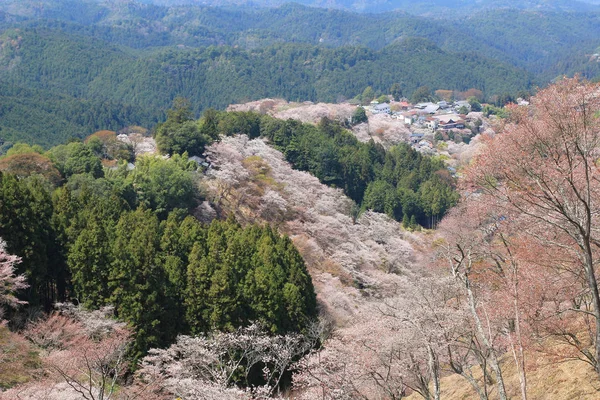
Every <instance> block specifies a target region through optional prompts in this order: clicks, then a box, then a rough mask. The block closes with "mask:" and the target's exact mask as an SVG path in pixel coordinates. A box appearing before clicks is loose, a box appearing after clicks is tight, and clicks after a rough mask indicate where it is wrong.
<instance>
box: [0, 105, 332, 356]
mask: <svg viewBox="0 0 600 400" xmlns="http://www.w3.org/2000/svg"><path fill="white" fill-rule="evenodd" d="M246 117H247V118H248V121H245V119H246ZM259 120H260V117H257V116H256V115H255V114H247V113H240V114H237V115H236V114H234V115H233V118H225V116H224V115H221V114H219V113H217V112H207V113H206V114H205V115H204V116H203V118H202V119H201V120H200V121H199V122H198V126H200V129H201V130H203V131H204V132H205V133H206V134H207V135H209V136H210V137H216V136H217V135H218V134H220V133H221V129H222V130H226V131H229V130H232V129H233V130H237V129H238V128H237V127H240V129H242V131H244V130H245V129H249V130H254V131H256V132H260V124H258V121H259ZM223 121H226V122H224V123H221V122H223ZM331 128H332V129H333V128H334V127H333V126H332V127H331ZM95 148H96V147H95V144H94V142H93V141H91V140H90V141H88V143H85V144H84V143H81V142H73V143H70V144H68V145H61V146H57V147H56V148H52V149H50V150H49V151H48V154H49V155H50V156H51V157H52V160H54V164H52V161H51V160H50V159H45V160H46V162H48V163H49V165H50V166H53V165H56V166H59V167H60V168H61V170H63V171H65V175H66V176H67V179H66V180H64V181H61V182H60V183H59V184H60V185H62V186H59V187H58V188H54V186H53V185H52V184H51V183H50V182H48V181H47V180H45V179H44V178H43V177H42V176H39V175H32V176H30V177H16V176H14V175H11V174H5V173H0V236H1V237H3V238H5V239H6V241H7V245H8V250H9V251H11V252H13V253H15V254H17V255H19V256H21V257H22V258H23V262H22V263H21V264H19V266H18V268H19V271H18V272H19V273H25V274H26V276H27V278H28V282H29V284H30V285H31V286H30V288H29V289H28V291H27V292H25V293H22V298H23V300H26V301H28V302H29V304H31V305H33V306H39V305H43V306H46V307H50V306H51V303H52V302H53V301H56V300H65V299H68V298H69V299H71V300H76V301H78V302H79V303H81V304H82V305H84V306H85V307H87V308H91V309H94V308H98V307H101V306H103V305H106V304H113V305H114V306H115V314H116V316H117V317H119V318H121V319H123V320H125V321H127V322H128V323H129V324H131V325H132V327H133V328H134V331H135V337H134V345H133V349H132V355H133V356H134V357H135V358H139V357H141V356H142V355H144V354H145V352H146V351H147V350H148V349H149V348H151V347H161V346H166V345H168V344H170V343H172V341H173V340H174V338H175V337H176V335H177V334H180V333H189V332H190V331H192V332H194V333H200V332H207V331H210V330H213V329H221V330H233V329H235V328H237V327H240V326H244V325H247V324H250V323H251V322H254V321H260V322H262V323H263V324H264V325H265V326H267V327H269V329H270V330H271V331H272V332H274V333H276V332H277V333H279V332H282V333H283V332H299V331H303V330H304V329H306V328H307V326H308V324H309V322H310V320H312V319H313V318H314V317H315V316H316V313H317V310H316V296H315V293H314V288H313V286H312V281H311V279H310V276H309V274H308V272H307V271H306V267H305V265H304V261H303V260H302V258H301V256H300V255H299V253H298V251H297V250H296V249H295V247H294V246H293V244H292V242H291V241H290V240H289V238H287V237H283V236H280V235H279V234H278V233H277V232H276V231H274V230H272V229H271V228H269V227H259V226H254V225H249V226H247V227H245V228H243V227H241V226H240V225H239V224H238V223H236V222H235V221H233V220H229V221H224V222H219V221H214V222H213V223H212V224H211V225H210V226H203V225H201V224H200V223H199V222H198V220H197V219H196V218H195V217H193V216H191V215H189V213H188V210H189V209H191V208H193V206H194V205H195V204H196V190H195V187H194V181H193V174H194V170H195V167H196V165H195V163H193V162H189V161H188V157H187V154H186V153H183V154H182V155H178V154H174V155H173V156H171V157H170V158H168V159H164V158H162V157H151V156H146V157H140V158H138V160H137V162H136V164H135V168H134V169H133V170H131V171H130V170H128V169H127V168H126V166H125V165H121V166H119V167H118V168H117V169H114V170H107V171H106V172H107V173H106V175H104V174H94V172H93V171H94V169H93V168H90V167H89V166H90V165H94V162H92V161H93V160H98V157H97V156H96V155H95V154H94V152H95V151H96V150H94V149H95ZM24 149H27V148H26V146H16V151H15V154H13V155H11V156H7V157H5V158H4V159H3V160H5V159H8V160H11V159H13V158H14V157H22V156H26V157H29V156H31V155H33V156H35V157H41V158H44V156H43V155H41V154H39V153H31V152H23V151H21V150H24ZM3 160H0V161H3ZM53 168H54V167H53ZM132 210H134V211H132Z"/></svg>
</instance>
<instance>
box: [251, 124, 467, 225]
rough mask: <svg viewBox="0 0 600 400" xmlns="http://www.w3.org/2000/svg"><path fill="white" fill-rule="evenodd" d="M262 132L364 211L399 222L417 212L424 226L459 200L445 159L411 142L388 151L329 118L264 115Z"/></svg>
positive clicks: (296, 163) (292, 160) (291, 158)
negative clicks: (316, 121) (302, 120)
mask: <svg viewBox="0 0 600 400" xmlns="http://www.w3.org/2000/svg"><path fill="white" fill-rule="evenodd" d="M261 132H262V135H263V136H264V137H266V138H267V139H269V141H270V142H271V143H273V144H274V145H275V147H277V148H279V149H280V150H281V151H282V152H283V153H284V154H285V156H286V159H287V160H288V161H289V162H290V163H291V164H292V165H293V166H294V168H297V169H300V170H305V171H309V172H311V173H312V174H313V175H315V176H316V177H317V178H319V180H320V181H321V182H323V183H325V184H328V185H332V186H336V187H340V188H343V189H344V192H345V193H346V194H347V195H348V196H349V197H350V198H351V199H352V200H354V201H355V202H356V203H358V204H361V205H362V208H363V209H373V210H375V211H378V212H385V213H386V214H388V215H389V216H390V217H392V218H395V219H397V220H400V219H401V218H403V215H404V214H406V215H407V216H408V218H410V217H412V216H415V218H416V220H417V221H418V223H420V224H421V225H423V226H432V225H433V224H435V222H436V221H437V219H439V218H441V217H442V216H443V215H444V214H445V213H446V211H447V210H448V209H449V208H450V207H451V206H452V205H453V204H455V203H456V201H457V199H458V195H457V193H456V192H455V191H454V189H453V180H452V178H451V177H449V176H448V174H447V170H446V167H445V166H444V164H443V162H442V161H440V160H436V159H433V158H430V157H424V156H422V155H421V154H419V153H418V152H416V151H415V150H413V149H411V148H410V147H409V146H408V145H405V144H403V145H398V146H395V147H392V148H391V149H390V150H389V151H386V150H384V149H383V147H382V146H381V145H377V144H375V143H374V142H372V141H371V142H369V143H360V142H359V141H358V140H357V139H356V138H355V137H354V135H352V134H351V133H350V132H348V131H346V130H345V129H343V128H342V127H341V126H340V125H339V124H336V123H334V122H332V121H330V120H328V119H326V118H324V119H323V120H322V121H321V122H320V123H319V125H318V126H316V127H315V126H313V125H309V124H301V123H299V122H297V121H292V120H289V121H280V120H275V119H273V118H270V117H266V116H263V117H262V121H261ZM440 176H443V177H444V179H441V178H440ZM428 182H429V183H428ZM426 183H427V185H425V184H426ZM422 187H426V188H427V190H424V191H422ZM432 198H433V199H432ZM434 199H435V200H434ZM432 203H435V206H433V207H432ZM426 208H427V209H426ZM431 210H433V211H431Z"/></svg>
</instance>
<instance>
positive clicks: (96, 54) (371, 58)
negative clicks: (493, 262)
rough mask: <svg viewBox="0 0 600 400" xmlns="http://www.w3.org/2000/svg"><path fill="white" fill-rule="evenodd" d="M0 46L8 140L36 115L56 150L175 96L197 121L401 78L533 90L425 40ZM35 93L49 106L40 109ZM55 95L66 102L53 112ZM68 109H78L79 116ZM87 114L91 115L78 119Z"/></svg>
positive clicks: (18, 38)
mask: <svg viewBox="0 0 600 400" xmlns="http://www.w3.org/2000/svg"><path fill="white" fill-rule="evenodd" d="M0 41H2V43H3V45H2V50H1V51H0V64H1V65H3V68H2V70H0V82H3V83H2V85H3V86H6V87H7V89H8V90H9V92H7V93H6V94H4V97H5V99H6V101H7V104H6V105H5V106H4V107H3V110H6V111H3V112H4V113H6V115H7V118H4V119H3V125H4V127H3V129H6V130H7V135H6V136H7V137H5V140H9V139H10V138H11V137H14V136H15V135H16V134H17V132H20V131H21V130H22V131H24V133H25V135H26V136H29V137H31V136H33V135H32V132H33V129H32V128H33V127H28V126H27V123H26V122H25V121H23V117H24V114H25V113H26V112H28V111H31V110H32V108H33V107H35V108H37V109H39V111H36V114H41V116H40V118H39V119H38V120H37V121H36V123H39V124H42V123H43V122H45V121H47V122H48V126H49V128H50V129H48V130H45V129H44V130H43V131H47V132H48V133H45V134H44V135H41V137H40V139H39V140H37V143H41V144H47V143H52V144H56V143H57V139H58V138H56V139H53V138H50V137H49V136H50V134H56V133H58V132H57V131H58V130H59V127H58V125H59V124H60V123H61V122H66V126H67V127H68V128H67V129H66V130H65V131H66V132H69V133H74V134H81V131H82V130H83V129H87V130H88V131H87V132H86V133H88V134H89V133H92V132H93V131H94V130H95V129H96V128H98V127H99V126H101V127H102V128H104V129H106V128H110V127H114V126H116V125H119V124H127V123H131V122H135V123H136V124H138V125H140V124H151V123H152V122H153V121H156V120H159V119H161V118H162V117H163V114H164V111H165V110H166V109H167V108H168V107H169V106H170V104H171V102H172V101H173V99H174V98H175V97H177V96H183V97H186V98H188V99H190V100H191V102H192V104H193V105H194V109H193V112H194V113H195V114H197V113H199V112H200V111H201V110H202V109H205V108H208V107H216V108H224V107H226V106H227V105H229V104H231V103H235V102H239V101H240V100H244V99H257V98H264V97H283V98H287V99H291V100H299V101H305V100H310V101H329V102H333V101H336V100H338V99H340V98H351V97H354V96H355V95H356V94H357V93H361V92H362V91H363V90H364V88H365V87H366V86H369V85H371V86H373V88H374V89H375V90H378V91H387V90H388V89H389V88H390V87H391V86H392V84H393V83H394V82H396V81H398V80H399V79H402V80H403V81H404V82H405V84H404V90H405V91H407V93H410V92H412V91H414V90H415V89H416V88H417V86H418V85H421V84H426V85H429V86H430V87H433V88H437V87H444V88H453V89H457V90H466V89H468V88H470V87H479V88H480V89H482V90H483V91H484V92H485V93H486V94H488V95H492V94H500V93H503V92H505V91H508V92H516V91H518V90H520V89H523V88H528V87H529V86H530V85H531V83H532V77H531V76H529V75H527V74H524V73H523V71H520V70H518V69H515V68H513V67H510V66H508V65H505V64H501V63H498V62H493V61H490V60H487V59H484V58H481V57H478V56H474V55H468V54H450V53H447V52H444V51H443V50H441V49H439V48H438V47H436V46H435V45H434V44H432V43H430V42H427V41H423V40H417V39H413V40H406V41H404V42H402V43H401V44H397V45H393V46H390V47H386V48H384V49H382V50H380V51H374V50H369V49H366V48H359V47H342V48H337V49H332V48H326V47H320V46H314V45H304V44H277V45H272V46H269V47H266V48H259V49H255V50H245V49H241V48H231V47H226V46H225V47H209V48H203V49H178V50H173V49H169V50H161V51H157V52H149V53H145V52H142V53H136V52H132V51H130V50H127V49H124V48H118V47H115V46H113V45H111V44H110V43H107V42H104V41H101V40H98V39H92V38H89V37H86V36H82V35H76V34H67V33H64V32H63V31H62V30H61V29H57V28H53V29H47V28H28V29H19V30H7V31H5V32H4V33H3V35H2V36H1V37H0ZM442 66H444V67H443V68H442ZM156 82H161V84H160V85H157V84H156ZM25 88H27V89H25ZM37 91H40V97H41V98H39V100H38V101H37V103H36V100H35V99H37V98H38V97H36V96H34V94H37ZM49 96H57V97H58V98H59V99H60V100H59V101H58V102H56V103H55V102H53V101H50V99H49ZM73 98H77V99H90V100H75V99H73ZM67 105H69V106H70V105H73V113H72V114H69V112H68V109H67V108H66V107H67ZM84 108H89V109H88V110H86V111H85V112H79V111H80V110H82V109H84ZM53 112H54V114H55V116H54V117H52V115H50V113H53ZM65 120H66V121H65ZM121 126H123V125H121ZM58 134H59V136H60V137H65V135H66V134H68V133H65V132H60V133H58Z"/></svg>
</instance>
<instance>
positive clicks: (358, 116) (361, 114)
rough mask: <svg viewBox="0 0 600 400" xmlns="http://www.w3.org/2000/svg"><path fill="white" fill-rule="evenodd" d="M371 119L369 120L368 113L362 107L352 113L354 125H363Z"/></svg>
mask: <svg viewBox="0 0 600 400" xmlns="http://www.w3.org/2000/svg"><path fill="white" fill-rule="evenodd" d="M368 120H369V118H367V112H366V111H365V109H364V108H362V107H356V110H354V113H352V125H357V124H361V123H363V122H367V121H368Z"/></svg>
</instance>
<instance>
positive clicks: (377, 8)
mask: <svg viewBox="0 0 600 400" xmlns="http://www.w3.org/2000/svg"><path fill="white" fill-rule="evenodd" d="M142 1H143V2H144V3H150V4H159V5H183V4H210V5H212V6H224V5H233V4H236V5H239V4H243V5H258V6H261V7H265V6H266V7H269V6H278V5H281V4H285V3H289V2H291V1H286V0H254V1H247V0H208V1H206V0H202V1H200V0H142ZM292 2H294V3H300V4H303V5H306V6H311V7H325V8H338V9H345V10H351V11H358V12H367V13H373V12H386V11H393V10H404V11H407V12H410V13H412V14H416V15H432V16H435V15H438V14H440V13H445V14H446V15H447V14H448V13H451V14H453V15H455V16H463V15H467V14H470V13H473V12H477V11H481V10H486V9H497V8H518V9H526V10H546V11H547V10H554V11H591V10H597V9H598V7H597V5H598V3H597V2H596V1H594V0H577V1H569V0H551V1H548V0H527V1H518V0H433V1H426V2H424V1H410V0H367V1H356V0H332V1H323V0H293V1H292Z"/></svg>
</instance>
